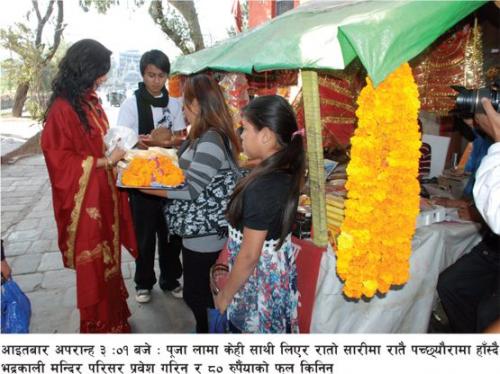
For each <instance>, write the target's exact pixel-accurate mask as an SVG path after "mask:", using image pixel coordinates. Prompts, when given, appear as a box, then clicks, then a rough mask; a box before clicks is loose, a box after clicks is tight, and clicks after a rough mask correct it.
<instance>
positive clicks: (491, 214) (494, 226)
mask: <svg viewBox="0 0 500 374" xmlns="http://www.w3.org/2000/svg"><path fill="white" fill-rule="evenodd" d="M481 102H482V104H483V107H484V110H485V112H486V114H479V115H476V122H477V123H478V124H479V126H480V127H481V128H482V129H483V131H484V132H485V133H487V134H488V135H489V136H490V137H491V138H492V139H493V141H494V143H493V144H492V145H491V146H490V147H489V148H488V154H487V155H486V156H485V157H484V158H483V160H482V161H481V166H480V167H479V169H478V170H477V172H476V183H475V184H474V201H475V203H476V207H477V209H478V210H479V213H481V215H482V216H483V218H484V220H485V221H486V223H487V224H488V226H490V228H491V230H492V231H493V232H494V233H495V234H500V113H497V112H496V111H495V109H494V108H493V105H492V104H491V101H490V100H487V99H482V100H481Z"/></svg>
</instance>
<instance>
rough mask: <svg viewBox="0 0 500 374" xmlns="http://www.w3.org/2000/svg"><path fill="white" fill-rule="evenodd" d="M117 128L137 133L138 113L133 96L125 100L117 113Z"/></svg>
mask: <svg viewBox="0 0 500 374" xmlns="http://www.w3.org/2000/svg"><path fill="white" fill-rule="evenodd" d="M116 125H117V126H125V127H128V128H130V129H132V130H134V131H135V132H136V133H137V134H138V133H139V113H138V112H137V101H136V98H135V95H132V96H131V97H129V98H127V99H125V101H124V102H123V103H122V105H121V106H120V111H119V112H118V120H117V122H116Z"/></svg>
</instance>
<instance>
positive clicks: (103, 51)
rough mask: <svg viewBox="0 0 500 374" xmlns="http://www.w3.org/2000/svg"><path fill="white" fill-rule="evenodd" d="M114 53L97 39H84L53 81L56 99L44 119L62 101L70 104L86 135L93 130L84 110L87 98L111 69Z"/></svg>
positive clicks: (66, 57)
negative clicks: (56, 102)
mask: <svg viewBox="0 0 500 374" xmlns="http://www.w3.org/2000/svg"><path fill="white" fill-rule="evenodd" d="M110 56H111V51H110V50H109V49H107V48H106V47H104V46H103V45H102V44H101V43H99V42H98V41H96V40H93V39H82V40H80V41H78V42H76V43H74V44H73V45H72V46H71V47H69V49H68V51H67V52H66V55H65V56H64V57H63V58H62V60H61V62H60V63H59V70H58V72H57V74H56V76H55V78H54V80H53V81H52V95H51V97H50V99H49V103H48V105H47V110H46V111H45V115H44V122H45V121H46V120H47V115H48V112H49V110H50V107H51V106H52V104H53V103H54V101H55V99H56V98H58V97H62V98H65V99H66V100H68V101H69V103H70V104H71V106H72V107H73V109H74V110H75V112H76V113H77V114H78V118H79V119H80V121H81V122H82V124H83V127H84V128H85V130H86V131H89V130H90V126H89V122H88V119H87V117H86V115H85V112H84V110H83V107H82V104H83V103H84V100H83V99H84V97H85V95H86V94H87V93H88V92H89V91H90V90H92V89H93V86H94V83H95V81H96V80H97V78H99V77H102V76H103V75H106V74H107V72H108V71H109V69H110V67H111V59H110Z"/></svg>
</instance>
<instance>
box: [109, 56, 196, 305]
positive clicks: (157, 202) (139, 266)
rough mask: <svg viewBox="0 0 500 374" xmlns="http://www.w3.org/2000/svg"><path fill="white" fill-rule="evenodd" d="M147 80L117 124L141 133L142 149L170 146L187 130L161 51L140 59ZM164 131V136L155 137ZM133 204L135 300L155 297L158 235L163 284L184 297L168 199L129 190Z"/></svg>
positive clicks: (179, 242)
mask: <svg viewBox="0 0 500 374" xmlns="http://www.w3.org/2000/svg"><path fill="white" fill-rule="evenodd" d="M140 70H141V75H142V78H143V82H140V83H139V88H138V89H137V90H136V91H135V92H134V96H132V97H130V98H128V99H126V100H125V101H124V102H123V104H122V105H121V107H120V112H119V114H118V121H117V124H118V125H120V126H126V127H129V128H131V129H132V130H134V131H136V132H137V133H138V134H139V139H140V141H139V144H138V147H139V148H143V149H146V148H147V147H148V146H153V145H155V146H164V147H171V146H174V145H177V144H179V142H180V141H182V133H183V132H184V130H185V129H186V124H185V121H184V114H183V112H182V102H181V101H180V100H178V99H174V98H170V97H169V95H168V91H167V89H166V88H165V83H166V81H167V78H168V74H169V73H170V62H169V60H168V57H167V56H166V55H165V54H164V53H163V52H161V51H159V50H151V51H149V52H146V53H144V55H142V57H141V61H140ZM159 129H162V130H163V135H162V136H161V138H160V137H158V136H155V134H156V135H158V134H159V133H160V130H159ZM129 196H130V206H131V208H132V216H133V219H134V227H135V232H136V236H137V242H138V247H139V256H138V257H137V259H136V263H135V264H136V269H135V275H134V281H135V284H136V297H135V298H136V300H137V301H138V302H140V303H147V302H149V301H150V300H151V289H152V288H153V286H154V284H155V283H156V275H155V272H154V259H155V252H156V240H158V252H159V256H158V257H159V265H160V280H159V285H160V288H161V289H162V290H164V291H171V293H172V295H173V296H174V297H177V298H181V297H182V287H181V285H180V283H179V281H178V279H179V278H180V276H181V275H182V265H181V263H180V259H179V254H180V250H181V246H182V240H181V238H179V237H178V236H170V237H169V235H168V230H167V224H166V222H165V217H164V215H163V205H164V201H163V199H161V198H158V197H156V196H151V195H145V194H142V193H141V192H139V191H135V190H131V191H130V193H129Z"/></svg>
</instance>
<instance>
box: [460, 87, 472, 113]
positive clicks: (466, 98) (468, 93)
mask: <svg viewBox="0 0 500 374" xmlns="http://www.w3.org/2000/svg"><path fill="white" fill-rule="evenodd" d="M476 93H477V91H476ZM476 98H477V94H476V95H474V90H467V89H465V88H464V89H462V90H461V91H460V93H459V94H458V95H457V97H456V99H455V108H456V109H457V111H458V112H460V113H461V114H474V109H475V108H476Z"/></svg>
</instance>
